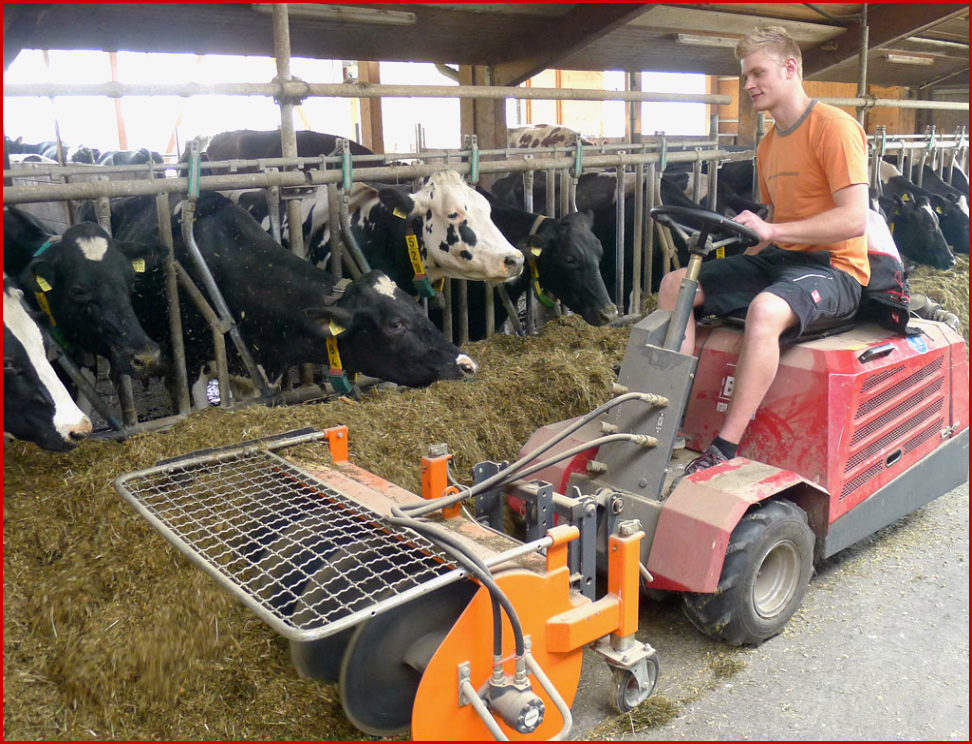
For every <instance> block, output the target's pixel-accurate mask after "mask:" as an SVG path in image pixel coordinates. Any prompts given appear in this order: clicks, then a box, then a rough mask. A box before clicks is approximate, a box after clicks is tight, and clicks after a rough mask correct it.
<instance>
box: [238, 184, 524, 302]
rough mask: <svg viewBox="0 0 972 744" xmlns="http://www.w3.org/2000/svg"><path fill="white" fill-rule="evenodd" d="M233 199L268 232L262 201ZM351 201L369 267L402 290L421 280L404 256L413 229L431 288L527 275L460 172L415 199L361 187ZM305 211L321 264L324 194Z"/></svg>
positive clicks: (313, 195)
mask: <svg viewBox="0 0 972 744" xmlns="http://www.w3.org/2000/svg"><path fill="white" fill-rule="evenodd" d="M251 193H252V192H251ZM231 198H235V199H237V200H240V199H242V200H243V201H242V202H241V203H243V204H244V205H245V206H246V208H247V209H248V211H250V212H251V213H252V214H253V215H254V217H256V218H257V219H258V220H259V221H261V222H262V223H263V224H264V227H265V229H269V221H268V218H267V217H266V200H265V198H264V197H263V196H261V195H260V194H253V196H252V197H247V196H245V192H244V194H233V195H231ZM348 198H349V200H350V201H351V206H350V207H349V212H350V220H351V227H352V229H353V230H354V231H355V233H356V238H357V241H358V243H359V244H360V245H361V247H362V249H363V250H365V252H366V254H367V257H368V260H369V263H370V264H371V266H372V267H375V268H380V269H381V270H383V271H385V272H386V273H387V274H389V275H390V276H392V278H393V279H395V281H396V283H399V286H402V287H403V288H407V289H411V279H412V277H413V276H415V274H416V272H415V271H414V270H412V268H411V267H412V263H411V262H410V260H409V256H408V252H407V249H406V232H407V230H408V229H409V228H411V230H412V231H413V232H414V233H415V236H416V239H417V241H418V245H419V251H420V253H421V260H422V265H423V268H424V272H425V276H426V278H427V279H428V280H429V282H431V283H435V282H437V281H438V280H439V279H441V278H443V277H450V278H452V279H471V280H473V281H489V282H497V283H498V282H505V281H508V280H509V279H513V278H515V277H517V276H519V275H520V272H521V271H522V270H523V254H522V253H520V251H518V250H517V249H516V248H515V247H514V246H512V245H511V244H510V242H509V241H508V240H507V239H506V238H505V237H503V234H502V233H501V232H500V231H499V229H498V228H497V227H496V225H495V224H493V222H492V220H491V219H490V204H489V201H488V200H487V199H486V197H484V196H483V195H482V194H480V193H478V192H477V191H476V190H475V189H473V188H471V187H470V186H469V185H468V184H466V182H465V181H463V180H462V176H460V175H459V174H458V173H456V172H455V171H449V170H446V171H438V172H436V173H433V174H432V175H431V176H430V177H429V179H428V181H427V182H426V183H425V185H424V186H423V187H422V188H421V189H420V190H419V191H417V192H415V193H414V194H411V193H408V192H407V191H405V190H401V189H398V188H394V187H385V188H380V189H375V188H373V187H371V186H368V185H366V184H360V183H356V184H354V186H353V187H352V189H351V191H350V193H349V194H348ZM301 212H302V216H303V220H304V240H305V245H306V246H308V258H309V259H310V260H311V262H313V263H315V264H321V263H323V262H324V261H325V260H326V257H327V254H328V248H327V245H328V242H329V237H330V228H329V225H328V218H329V210H328V204H327V188H326V187H318V188H317V189H314V190H312V191H311V192H310V193H308V194H307V195H306V196H305V197H304V198H303V199H302V200H301ZM284 235H285V237H286V232H285V234H284ZM406 275H407V276H406Z"/></svg>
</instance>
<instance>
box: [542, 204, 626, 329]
mask: <svg viewBox="0 0 972 744" xmlns="http://www.w3.org/2000/svg"><path fill="white" fill-rule="evenodd" d="M593 224H594V215H593V214H592V213H590V212H574V213H572V214H568V215H566V216H565V217H561V218H560V219H559V220H554V219H548V220H544V222H543V223H542V224H541V225H540V227H539V229H538V230H537V233H536V235H531V236H530V237H529V238H528V239H527V241H526V242H525V244H524V246H523V249H524V251H525V252H526V254H527V260H528V261H530V260H534V261H536V265H537V273H538V275H539V280H540V286H541V288H542V289H543V290H545V291H548V292H550V293H551V294H553V295H554V296H556V297H557V298H559V299H560V300H561V301H562V302H563V303H564V304H565V305H566V306H567V307H568V308H570V310H571V311H572V312H575V313H577V314H578V315H580V316H581V317H582V318H584V320H585V321H586V322H587V323H589V324H591V325H594V326H602V325H606V324H607V323H610V322H611V321H612V320H614V319H615V318H616V317H617V315H618V311H617V308H616V307H615V306H614V303H612V302H611V298H610V296H609V295H608V291H607V287H605V286H604V279H603V278H602V277H601V270H600V264H601V257H602V256H603V255H604V249H603V248H602V247H601V241H599V240H598V239H597V238H596V237H595V235H594V233H593V232H591V227H592V226H593Z"/></svg>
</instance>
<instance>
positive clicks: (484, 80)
mask: <svg viewBox="0 0 972 744" xmlns="http://www.w3.org/2000/svg"><path fill="white" fill-rule="evenodd" d="M459 84H460V85H490V70H489V68H488V67H484V66H482V65H475V66H471V65H459ZM459 124H460V132H461V133H462V134H463V135H466V134H475V135H476V137H477V141H478V143H479V149H480V150H491V149H499V148H504V147H506V101H505V100H503V99H499V98H497V99H496V100H472V99H461V100H460V101H459ZM494 180H495V176H492V175H487V174H483V176H482V177H480V184H481V185H482V187H483V188H486V189H488V188H489V187H490V186H491V185H492V182H493V181H494Z"/></svg>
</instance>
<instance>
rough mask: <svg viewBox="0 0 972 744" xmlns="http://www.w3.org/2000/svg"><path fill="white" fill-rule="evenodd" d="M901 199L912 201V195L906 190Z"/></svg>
mask: <svg viewBox="0 0 972 744" xmlns="http://www.w3.org/2000/svg"><path fill="white" fill-rule="evenodd" d="M901 201H903V202H904V201H911V197H910V196H909V195H908V192H907V191H906V192H904V193H903V194H902V195H901Z"/></svg>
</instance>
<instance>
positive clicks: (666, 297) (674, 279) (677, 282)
mask: <svg viewBox="0 0 972 744" xmlns="http://www.w3.org/2000/svg"><path fill="white" fill-rule="evenodd" d="M685 272H686V269H678V270H676V271H673V272H672V273H670V274H665V276H663V277H662V280H661V284H659V285H658V307H660V308H661V309H662V310H673V309H674V308H675V298H676V297H678V290H679V287H681V285H682V277H684V276H685Z"/></svg>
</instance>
